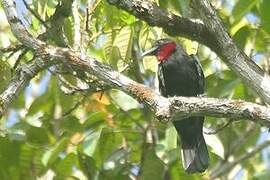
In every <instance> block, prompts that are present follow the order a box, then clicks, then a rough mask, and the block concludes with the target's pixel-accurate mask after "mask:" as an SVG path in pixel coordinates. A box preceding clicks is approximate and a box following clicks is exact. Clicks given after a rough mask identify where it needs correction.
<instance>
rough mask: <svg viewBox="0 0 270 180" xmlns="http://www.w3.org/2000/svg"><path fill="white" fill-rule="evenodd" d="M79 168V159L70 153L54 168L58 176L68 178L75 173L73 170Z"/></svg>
mask: <svg viewBox="0 0 270 180" xmlns="http://www.w3.org/2000/svg"><path fill="white" fill-rule="evenodd" d="M76 166H77V167H78V158H77V156H76V155H75V154H74V153H69V154H67V155H66V157H64V159H61V160H60V161H58V162H57V164H56V165H55V166H54V168H53V169H54V171H55V172H56V174H57V176H60V177H68V176H70V175H71V174H72V173H73V168H74V167H76Z"/></svg>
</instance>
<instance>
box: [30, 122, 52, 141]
mask: <svg viewBox="0 0 270 180" xmlns="http://www.w3.org/2000/svg"><path fill="white" fill-rule="evenodd" d="M26 140H27V142H29V143H33V144H37V145H46V144H48V143H49V136H48V134H47V131H46V129H45V128H41V127H34V126H30V128H29V129H28V130H26Z"/></svg>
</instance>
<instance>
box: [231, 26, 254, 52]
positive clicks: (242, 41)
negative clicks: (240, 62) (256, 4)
mask: <svg viewBox="0 0 270 180" xmlns="http://www.w3.org/2000/svg"><path fill="white" fill-rule="evenodd" d="M249 36H250V28H249V27H248V26H243V27H242V28H240V29H239V30H238V31H237V32H236V33H235V34H234V36H233V39H234V40H235V41H236V43H237V44H238V45H239V47H241V48H242V49H243V48H244V47H245V45H246V43H247V40H248V38H249Z"/></svg>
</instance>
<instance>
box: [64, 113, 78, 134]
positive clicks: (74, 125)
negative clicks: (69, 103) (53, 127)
mask: <svg viewBox="0 0 270 180" xmlns="http://www.w3.org/2000/svg"><path fill="white" fill-rule="evenodd" d="M60 127H61V128H63V129H65V130H67V131H69V132H81V131H83V128H82V125H81V123H80V122H79V119H78V118H76V117H75V116H67V117H65V118H63V119H62V120H61V123H60Z"/></svg>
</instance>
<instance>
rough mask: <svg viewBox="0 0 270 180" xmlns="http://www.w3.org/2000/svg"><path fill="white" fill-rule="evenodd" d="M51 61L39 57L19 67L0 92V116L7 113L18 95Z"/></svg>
mask: <svg viewBox="0 0 270 180" xmlns="http://www.w3.org/2000/svg"><path fill="white" fill-rule="evenodd" d="M49 65H50V63H49V62H46V61H44V60H40V59H37V60H35V61H33V62H29V63H27V64H24V65H22V66H20V67H18V68H17V70H16V73H15V75H14V76H13V78H12V79H11V80H10V82H9V84H8V85H7V87H6V88H5V90H4V91H3V92H2V93H1V94H0V117H1V116H2V115H3V114H4V113H5V111H6V110H7V108H8V106H9V105H10V104H11V102H12V101H13V100H14V99H15V98H16V97H17V96H18V94H19V92H20V91H21V90H23V89H24V88H25V87H26V86H27V84H28V83H29V81H30V80H31V79H32V78H33V77H35V76H36V75H37V74H38V73H39V72H40V71H42V70H43V69H45V68H47V67H48V66H49Z"/></svg>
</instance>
